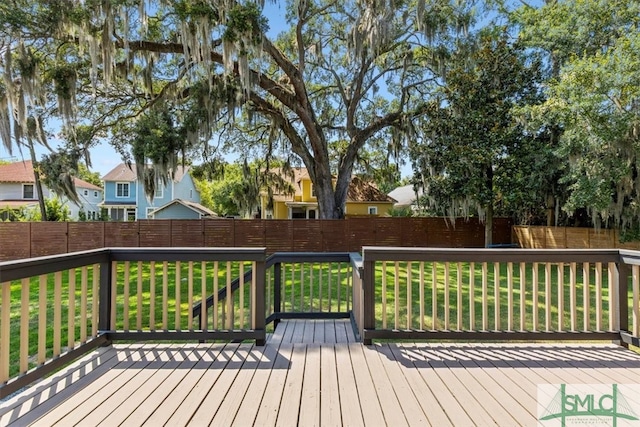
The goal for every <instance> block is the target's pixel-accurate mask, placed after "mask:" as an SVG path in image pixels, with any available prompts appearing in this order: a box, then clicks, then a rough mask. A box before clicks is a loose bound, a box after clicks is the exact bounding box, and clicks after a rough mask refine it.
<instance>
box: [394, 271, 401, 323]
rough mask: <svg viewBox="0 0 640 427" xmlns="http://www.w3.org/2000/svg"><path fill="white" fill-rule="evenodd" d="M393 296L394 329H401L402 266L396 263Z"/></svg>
mask: <svg viewBox="0 0 640 427" xmlns="http://www.w3.org/2000/svg"><path fill="white" fill-rule="evenodd" d="M393 291H394V292H393V295H394V301H393V302H394V305H395V312H394V314H395V319H394V329H400V264H399V263H398V261H396V262H395V268H394V275H393Z"/></svg>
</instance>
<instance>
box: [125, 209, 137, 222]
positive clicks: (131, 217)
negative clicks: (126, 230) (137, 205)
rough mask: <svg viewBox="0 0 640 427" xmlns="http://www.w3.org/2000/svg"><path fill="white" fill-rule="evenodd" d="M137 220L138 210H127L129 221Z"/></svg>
mask: <svg viewBox="0 0 640 427" xmlns="http://www.w3.org/2000/svg"><path fill="white" fill-rule="evenodd" d="M135 220H136V210H135V209H127V221H135Z"/></svg>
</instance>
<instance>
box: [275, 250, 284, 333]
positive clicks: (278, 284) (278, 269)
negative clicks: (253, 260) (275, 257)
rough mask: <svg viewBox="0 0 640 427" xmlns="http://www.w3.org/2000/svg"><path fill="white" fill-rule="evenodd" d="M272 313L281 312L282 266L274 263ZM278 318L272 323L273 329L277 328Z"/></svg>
mask: <svg viewBox="0 0 640 427" xmlns="http://www.w3.org/2000/svg"><path fill="white" fill-rule="evenodd" d="M273 281H274V284H273V312H274V313H280V312H281V311H282V264H281V263H279V262H278V263H275V264H274V265H273ZM279 323H280V318H279V317H277V315H276V318H275V320H274V321H273V327H274V329H275V328H277V327H278V324H279Z"/></svg>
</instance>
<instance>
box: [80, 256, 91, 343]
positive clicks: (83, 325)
mask: <svg viewBox="0 0 640 427" xmlns="http://www.w3.org/2000/svg"><path fill="white" fill-rule="evenodd" d="M88 277H89V270H88V267H82V268H81V269H80V342H81V343H82V344H84V343H86V342H87V297H88V295H87V288H88V282H89V280H88Z"/></svg>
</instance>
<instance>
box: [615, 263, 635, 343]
mask: <svg viewBox="0 0 640 427" xmlns="http://www.w3.org/2000/svg"><path fill="white" fill-rule="evenodd" d="M616 265H617V267H618V295H616V301H615V305H616V306H617V307H618V325H617V326H618V330H619V331H621V332H622V331H629V276H630V274H631V269H630V268H629V266H628V265H627V264H625V263H624V261H623V260H622V259H620V260H619V261H618V263H617V264H616ZM622 345H623V346H625V347H626V346H627V345H625V344H624V343H623V344H622Z"/></svg>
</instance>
